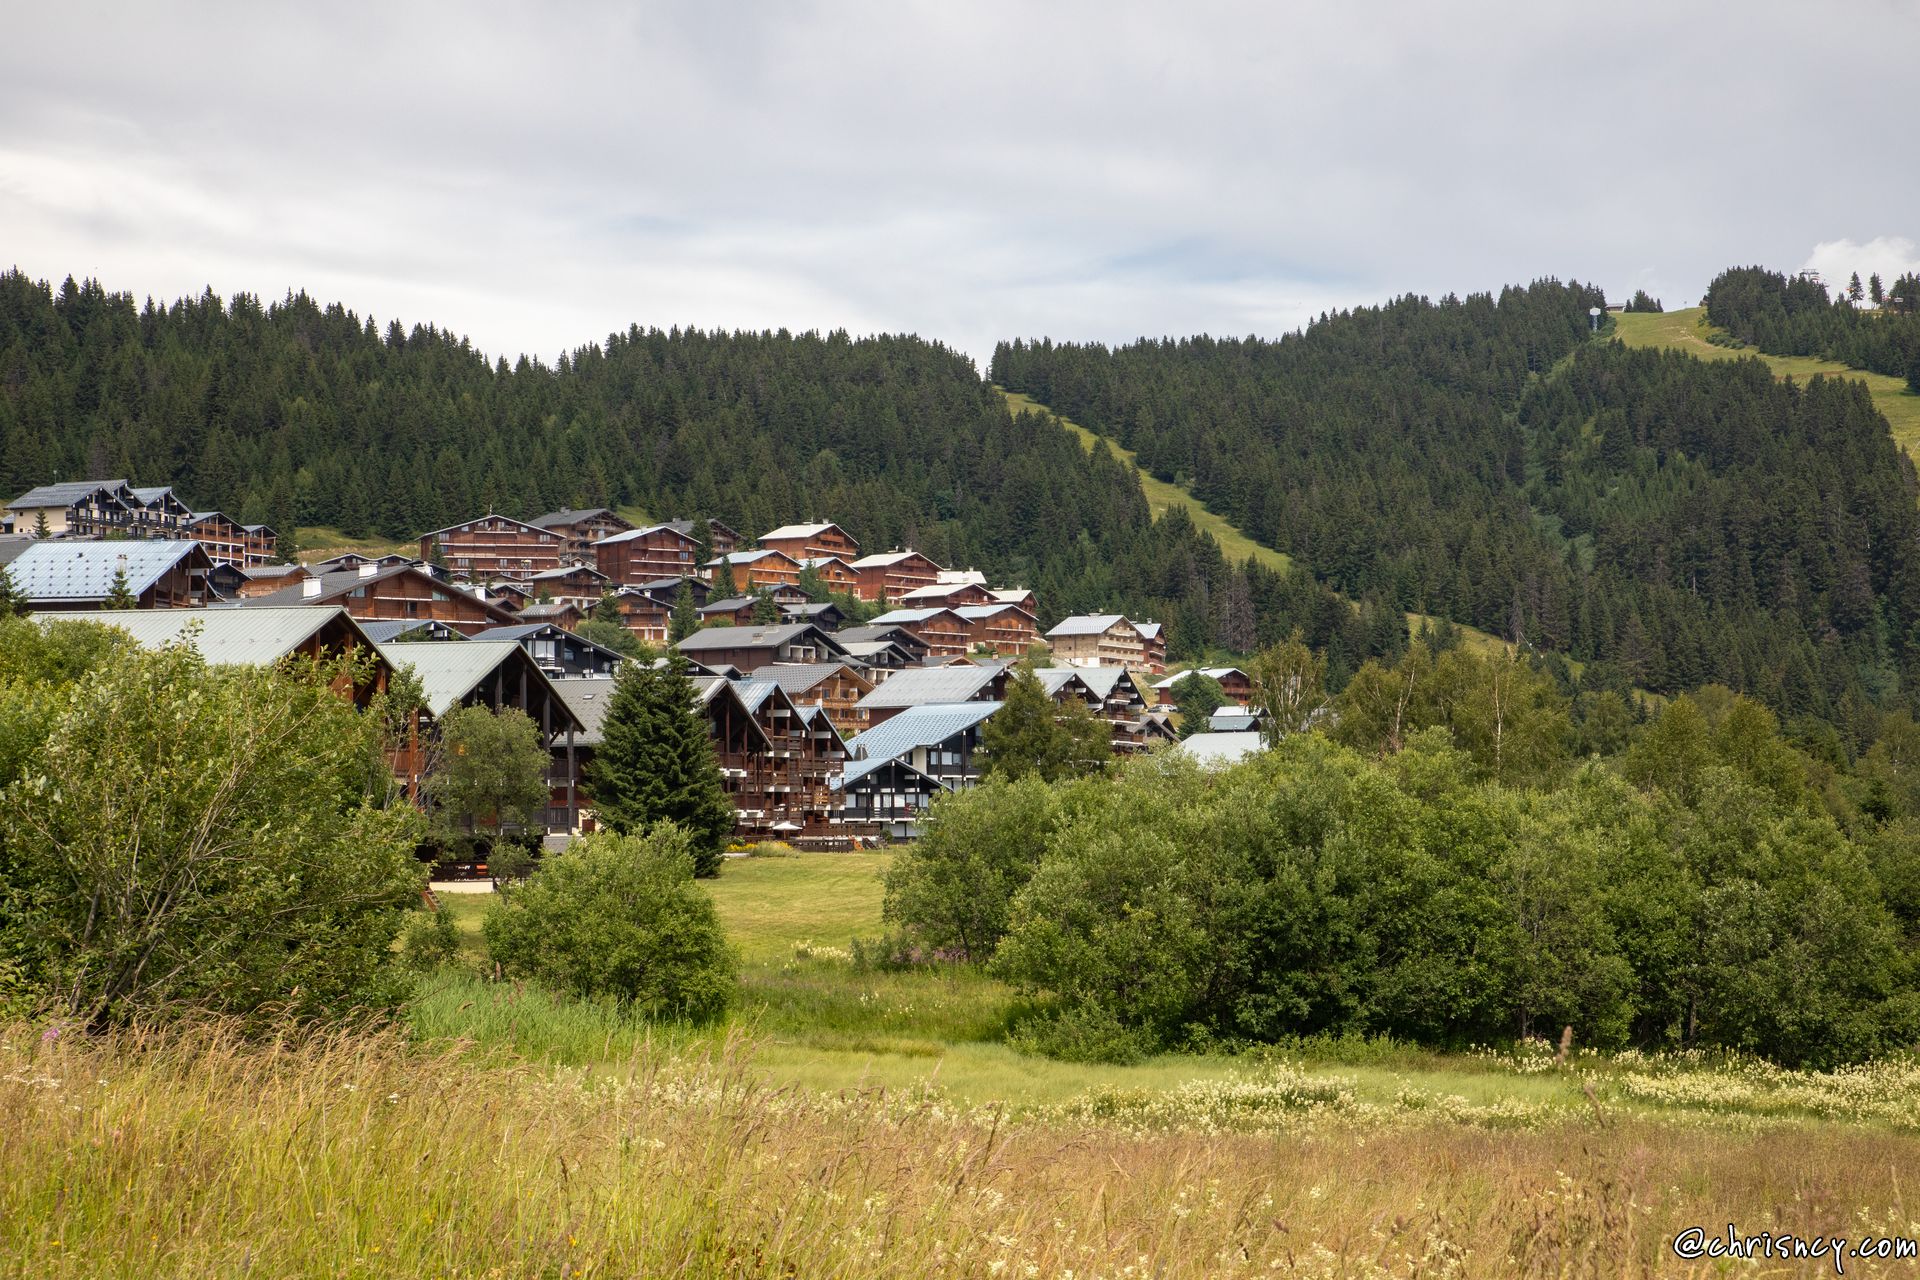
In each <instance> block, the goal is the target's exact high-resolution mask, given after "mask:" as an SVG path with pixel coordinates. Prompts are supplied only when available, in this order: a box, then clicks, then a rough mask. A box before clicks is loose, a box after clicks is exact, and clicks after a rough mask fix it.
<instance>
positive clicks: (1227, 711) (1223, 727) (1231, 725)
mask: <svg viewBox="0 0 1920 1280" xmlns="http://www.w3.org/2000/svg"><path fill="white" fill-rule="evenodd" d="M1259 727H1260V713H1259V712H1257V711H1249V710H1247V709H1246V708H1245V707H1220V708H1219V709H1217V710H1216V711H1214V713H1213V714H1212V715H1210V716H1208V717H1207V728H1208V729H1209V730H1210V731H1212V732H1214V733H1244V732H1245V731H1247V730H1249V729H1257V728H1259Z"/></svg>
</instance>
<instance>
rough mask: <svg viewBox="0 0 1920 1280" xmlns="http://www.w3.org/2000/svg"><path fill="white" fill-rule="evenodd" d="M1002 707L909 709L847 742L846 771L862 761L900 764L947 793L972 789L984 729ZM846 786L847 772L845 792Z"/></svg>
mask: <svg viewBox="0 0 1920 1280" xmlns="http://www.w3.org/2000/svg"><path fill="white" fill-rule="evenodd" d="M889 683H891V681H890V682H889ZM1000 706H1001V704H1000V703H998V702H957V703H956V702H943V703H928V704H926V705H923V706H915V707H907V708H905V709H903V710H901V711H900V713H899V714H898V715H895V716H892V717H890V718H889V719H888V720H887V721H886V722H885V723H882V724H877V725H875V726H874V727H873V728H871V729H868V730H867V731H866V732H865V733H861V734H856V735H855V736H854V737H852V738H851V739H849V740H848V742H847V750H848V752H849V753H850V759H849V763H848V765H847V768H848V769H856V766H857V762H861V761H869V762H870V761H876V760H899V761H901V762H902V763H904V764H907V765H909V766H911V767H912V768H914V769H915V770H917V771H918V772H920V773H922V774H924V775H926V776H927V777H929V778H932V779H933V780H935V781H936V782H938V783H939V784H940V785H941V786H943V787H945V788H947V789H948V790H952V791H958V790H962V789H964V788H967V787H971V786H972V785H973V784H974V783H975V782H976V781H977V780H978V779H979V777H980V765H981V763H982V762H981V760H980V759H979V754H980V728H981V726H982V725H984V724H985V723H986V722H987V720H988V718H989V717H991V716H992V715H993V713H994V712H996V711H998V710H999V709H1000ZM845 785H846V783H845V777H844V772H843V775H842V782H841V786H842V788H843V789H844V787H845Z"/></svg>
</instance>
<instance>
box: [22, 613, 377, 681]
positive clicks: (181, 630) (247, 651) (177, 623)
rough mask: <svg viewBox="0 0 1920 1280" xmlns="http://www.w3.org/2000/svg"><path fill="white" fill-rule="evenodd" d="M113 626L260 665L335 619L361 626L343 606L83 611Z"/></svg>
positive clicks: (229, 661)
mask: <svg viewBox="0 0 1920 1280" xmlns="http://www.w3.org/2000/svg"><path fill="white" fill-rule="evenodd" d="M34 618H35V620H36V621H39V622H42V623H45V622H51V621H56V620H58V621H64V622H72V621H73V620H74V615H73V614H71V613H41V614H35V615H34ZM86 620H87V621H88V622H98V623H100V624H102V625H103V626H109V627H117V628H118V629H120V630H121V631H124V632H126V633H127V634H128V635H130V636H132V637H133V640H134V643H135V644H138V645H139V646H140V647H141V648H143V649H157V648H159V647H160V646H161V645H164V644H187V645H189V646H191V647H192V648H193V649H194V650H195V651H196V652H197V653H199V654H200V656H201V657H203V658H205V659H206V660H207V662H208V663H209V664H211V665H213V666H217V667H266V666H272V665H273V664H274V663H276V662H278V661H280V659H282V658H284V657H286V656H287V655H288V654H290V653H292V652H293V651H294V650H295V649H297V648H299V647H300V646H301V645H302V644H304V643H306V642H307V641H308V640H310V639H312V638H313V636H314V635H315V634H316V633H318V632H319V631H320V630H321V628H323V627H326V626H328V625H329V624H331V623H333V622H335V621H340V622H344V623H346V625H347V626H348V627H349V628H351V629H352V630H353V631H355V632H357V633H358V634H359V635H360V637H361V638H362V639H370V638H369V637H368V636H367V635H366V632H365V631H364V630H363V629H362V628H361V627H360V626H359V625H358V624H356V623H355V622H354V620H353V619H352V618H351V617H349V616H348V614H347V611H346V610H345V609H341V608H338V607H335V608H331V609H298V608H295V609H123V610H119V611H116V612H111V613H101V614H94V615H91V616H89V617H88V618H87V619H86Z"/></svg>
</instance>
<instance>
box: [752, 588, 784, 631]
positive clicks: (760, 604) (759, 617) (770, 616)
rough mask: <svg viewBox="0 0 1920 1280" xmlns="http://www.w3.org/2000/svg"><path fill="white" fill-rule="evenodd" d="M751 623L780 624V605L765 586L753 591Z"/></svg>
mask: <svg viewBox="0 0 1920 1280" xmlns="http://www.w3.org/2000/svg"><path fill="white" fill-rule="evenodd" d="M753 625H754V626H756V627H777V626H779V625H780V605H779V604H778V603H777V602H776V601H775V600H774V598H773V592H771V591H769V590H767V589H766V588H765V587H761V588H760V589H759V590H757V591H755V592H754V593H753Z"/></svg>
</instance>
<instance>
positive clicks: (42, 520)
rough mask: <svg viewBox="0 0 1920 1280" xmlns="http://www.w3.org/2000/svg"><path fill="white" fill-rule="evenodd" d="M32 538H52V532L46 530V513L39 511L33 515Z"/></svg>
mask: <svg viewBox="0 0 1920 1280" xmlns="http://www.w3.org/2000/svg"><path fill="white" fill-rule="evenodd" d="M33 536H34V537H36V538H48V537H52V536H53V531H52V530H51V529H49V528H47V513H46V512H44V511H39V512H35V513H34V517H33Z"/></svg>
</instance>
